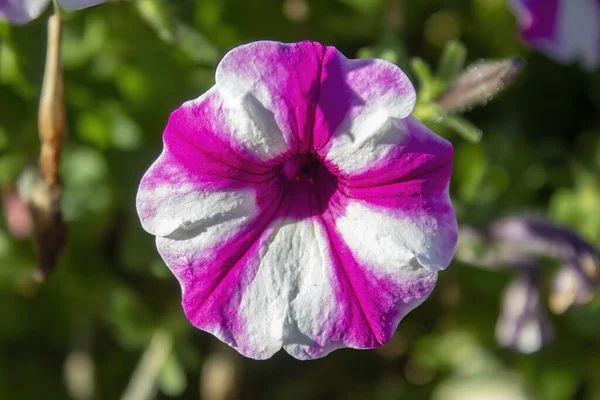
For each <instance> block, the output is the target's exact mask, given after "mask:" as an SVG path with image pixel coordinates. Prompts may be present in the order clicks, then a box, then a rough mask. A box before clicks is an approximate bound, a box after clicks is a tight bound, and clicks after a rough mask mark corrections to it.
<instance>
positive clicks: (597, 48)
mask: <svg viewBox="0 0 600 400" xmlns="http://www.w3.org/2000/svg"><path fill="white" fill-rule="evenodd" d="M509 4H510V6H511V8H512V9H513V10H514V12H515V14H516V16H517V21H518V24H519V26H520V28H521V36H522V37H523V40H525V42H527V43H528V44H529V45H530V46H532V47H533V48H535V49H537V50H539V51H541V52H543V53H544V54H546V55H548V56H549V57H551V58H553V59H555V60H557V61H559V62H561V63H572V62H575V61H580V62H581V63H582V65H583V66H584V68H586V69H594V68H596V67H598V65H600V1H599V0H509Z"/></svg>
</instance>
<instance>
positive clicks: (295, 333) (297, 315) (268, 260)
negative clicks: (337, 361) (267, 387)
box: [240, 219, 336, 359]
mask: <svg viewBox="0 0 600 400" xmlns="http://www.w3.org/2000/svg"><path fill="white" fill-rule="evenodd" d="M275 223H276V224H281V225H280V226H279V227H278V228H276V231H274V233H273V235H274V236H273V237H272V239H271V241H270V243H269V245H268V249H267V250H266V252H265V253H264V255H263V256H262V259H261V261H260V265H259V267H258V272H257V274H256V276H255V277H254V279H253V281H252V282H251V283H250V285H249V286H248V288H247V289H246V291H245V292H244V295H243V297H242V302H241V306H240V312H241V315H242V316H243V319H244V320H245V324H244V326H245V332H246V333H245V334H246V335H247V337H246V338H244V340H243V342H244V347H248V348H250V349H252V351H251V353H250V355H251V356H252V357H253V358H258V359H264V358H268V357H271V356H272V355H273V354H275V353H276V352H277V351H278V350H279V349H280V348H281V347H282V346H283V347H284V348H285V350H286V351H287V352H289V353H290V354H292V355H293V356H294V357H296V358H299V359H311V358H315V357H316V356H322V355H325V354H327V353H329V352H330V351H332V350H334V349H335V347H332V346H333V345H330V346H331V347H326V346H327V344H328V337H327V334H326V332H325V329H326V326H327V321H328V319H330V317H333V316H334V315H335V312H336V299H335V291H334V289H333V286H332V273H333V266H332V265H331V261H330V258H329V256H328V254H329V253H328V239H327V236H326V235H327V234H326V232H325V230H324V228H323V227H322V225H320V224H318V223H313V220H312V219H304V220H301V221H283V222H282V221H279V222H275ZM242 352H243V353H245V352H244V351H243V349H242Z"/></svg>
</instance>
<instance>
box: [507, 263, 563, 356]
mask: <svg viewBox="0 0 600 400" xmlns="http://www.w3.org/2000/svg"><path fill="white" fill-rule="evenodd" d="M553 338H554V330H553V328H552V325H551V323H550V320H549V318H548V316H547V315H546V313H545V310H544V308H543V307H542V306H541V304H540V301H539V291H538V287H537V274H535V273H534V272H533V271H531V270H528V271H527V272H525V273H521V274H520V275H519V276H518V277H516V278H515V279H514V280H513V281H512V282H511V283H510V284H509V285H508V286H507V288H506V289H505V291H504V296H503V299H502V309H501V311H500V318H499V319H498V323H497V325H496V340H497V341H498V343H499V344H500V345H502V346H504V347H508V348H511V349H513V350H515V351H518V352H520V353H525V354H529V353H534V352H536V351H538V350H539V349H541V348H542V346H543V345H545V344H548V343H550V342H551V341H552V340H553Z"/></svg>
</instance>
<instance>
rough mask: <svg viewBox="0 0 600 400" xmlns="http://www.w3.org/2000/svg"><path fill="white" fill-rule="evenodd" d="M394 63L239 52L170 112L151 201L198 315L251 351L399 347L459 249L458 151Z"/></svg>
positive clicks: (299, 52)
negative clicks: (454, 197) (418, 104)
mask: <svg viewBox="0 0 600 400" xmlns="http://www.w3.org/2000/svg"><path fill="white" fill-rule="evenodd" d="M414 105H415V91H414V88H413V86H412V84H411V83H410V81H409V80H408V78H407V77H406V75H405V74H404V73H403V72H402V71H401V70H400V69H399V68H398V67H396V66H395V65H393V64H390V63H387V62H385V61H382V60H349V59H347V58H345V57H344V56H343V55H342V54H341V53H339V52H338V51H337V50H336V49H335V48H333V47H326V46H323V45H321V44H319V43H314V42H302V43H294V44H284V43H277V42H256V43H251V44H248V45H244V46H241V47H238V48H236V49H233V50H232V51H231V52H229V53H228V54H227V55H226V56H225V57H224V58H223V60H222V61H221V63H220V64H219V66H218V67H217V72H216V84H215V86H214V87H213V88H211V89H210V90H209V91H208V92H207V93H205V94H204V95H202V96H200V97H199V98H198V99H196V100H192V101H190V102H187V103H185V104H183V105H182V106H181V107H180V108H179V109H178V110H176V111H175V112H174V113H173V114H172V115H171V117H170V119H169V123H168V125H167V127H166V130H165V133H164V136H163V138H164V150H163V153H162V154H161V156H160V157H159V158H158V160H157V161H156V162H155V163H154V164H153V165H152V167H151V168H150V169H149V171H148V172H147V173H146V175H145V176H144V178H143V179H142V182H141V184H140V188H139V191H138V197H137V208H138V213H139V216H140V219H141V221H142V225H143V227H144V228H145V229H146V230H147V231H148V232H150V233H152V234H153V235H156V237H157V239H156V241H157V247H158V250H159V253H160V254H161V256H162V257H163V259H164V260H165V262H166V263H167V265H168V266H169V268H170V269H171V270H172V272H173V273H174V275H175V276H176V277H177V278H178V280H179V282H180V284H181V287H182V294H183V308H184V311H185V314H186V315H187V317H188V318H189V320H190V321H191V322H192V324H193V325H194V326H196V327H198V328H200V329H202V330H205V331H207V332H210V333H212V334H214V335H215V336H217V337H218V338H219V339H221V340H222V341H224V342H225V343H227V344H229V345H230V346H232V347H234V348H235V349H236V350H238V351H239V352H240V353H242V354H243V355H245V356H247V357H251V358H255V359H265V358H269V357H271V356H272V355H273V354H275V353H276V352H277V351H279V350H280V349H281V348H283V349H285V350H286V351H287V352H288V353H289V354H291V355H292V356H294V357H296V358H299V359H313V358H319V357H323V356H325V355H326V354H328V353H329V352H331V351H333V350H335V349H339V348H342V347H351V348H357V349H367V348H374V347H378V346H381V345H382V344H384V343H386V342H388V341H389V340H390V339H391V337H392V335H393V334H394V331H395V330H396V327H397V325H398V323H399V322H400V320H401V319H402V318H403V317H404V316H405V315H406V314H407V313H408V312H410V311H411V310H412V309H414V308H415V307H417V306H418V305H419V304H421V303H422V302H423V301H424V300H425V299H426V298H427V297H428V296H429V294H430V293H431V291H432V290H433V288H434V286H435V282H436V280H437V273H438V271H440V270H442V269H444V268H446V267H447V266H448V264H449V263H450V262H451V259H452V257H453V255H454V250H455V247H456V239H457V227H456V217H455V215H454V211H453V209H452V205H451V203H450V198H449V195H448V184H449V180H450V174H451V169H452V157H453V151H452V146H451V144H450V143H449V142H447V141H446V140H444V139H442V138H440V137H438V136H436V135H435V134H434V133H432V132H431V131H429V130H428V129H427V128H426V127H425V126H423V125H422V124H421V123H419V122H418V121H417V120H415V119H414V118H413V117H411V116H410V113H411V112H412V109H413V107H414Z"/></svg>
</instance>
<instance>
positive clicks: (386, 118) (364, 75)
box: [314, 51, 416, 173]
mask: <svg viewBox="0 0 600 400" xmlns="http://www.w3.org/2000/svg"><path fill="white" fill-rule="evenodd" d="M415 102H416V93H415V89H414V87H413V85H412V84H411V82H410V80H409V79H408V77H407V76H406V75H405V74H404V72H402V70H400V68H398V67H397V66H395V65H394V64H391V63H389V62H387V61H383V60H375V59H363V60H349V59H347V58H346V57H344V56H343V55H342V54H341V53H339V52H338V51H329V52H327V54H326V58H325V60H324V61H323V72H322V77H321V90H320V97H319V106H318V108H317V113H316V118H315V121H316V123H315V139H314V141H315V147H316V148H317V149H318V151H319V154H321V155H322V157H323V158H324V160H326V161H327V162H329V163H331V164H332V165H333V166H334V167H335V168H336V169H339V170H341V171H342V173H353V172H356V171H360V170H363V169H365V168H367V167H368V166H369V165H370V164H371V163H373V162H377V161H379V160H380V159H382V158H384V157H385V156H386V155H387V153H388V152H389V151H390V150H392V149H393V148H394V147H395V146H396V145H398V144H399V143H402V142H403V141H404V136H403V135H402V132H401V131H399V130H398V129H396V123H397V122H398V121H399V120H401V119H403V118H406V117H407V116H408V115H409V114H410V113H411V112H412V110H413V109H414V106H415Z"/></svg>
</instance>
